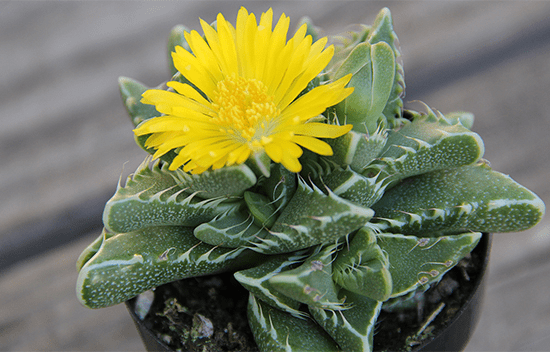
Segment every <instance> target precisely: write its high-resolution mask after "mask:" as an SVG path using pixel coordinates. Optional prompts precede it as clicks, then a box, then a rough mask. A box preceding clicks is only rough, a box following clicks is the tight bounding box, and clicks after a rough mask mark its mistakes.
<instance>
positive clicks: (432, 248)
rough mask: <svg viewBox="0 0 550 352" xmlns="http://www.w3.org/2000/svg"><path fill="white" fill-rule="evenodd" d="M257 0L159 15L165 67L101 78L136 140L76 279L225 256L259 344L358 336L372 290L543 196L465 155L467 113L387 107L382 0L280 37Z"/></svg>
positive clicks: (393, 50) (417, 288)
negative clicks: (185, 22)
mask: <svg viewBox="0 0 550 352" xmlns="http://www.w3.org/2000/svg"><path fill="white" fill-rule="evenodd" d="M272 16H273V14H272V11H271V10H269V11H267V12H266V13H264V14H262V15H261V17H260V18H259V24H258V22H257V21H256V18H255V16H254V15H253V14H249V13H248V12H247V11H246V9H244V8H241V10H240V11H239V13H238V16H237V20H236V24H235V25H232V24H231V23H229V22H228V21H226V20H225V18H224V17H223V16H222V15H221V14H220V15H218V18H217V21H216V22H215V23H213V24H211V25H210V24H207V23H205V22H204V21H201V26H202V29H203V34H202V35H201V34H199V33H198V32H197V31H187V30H185V28H183V27H181V26H178V27H175V29H174V30H173V31H172V34H171V37H170V45H169V46H170V51H171V52H172V61H173V65H172V66H171V69H172V74H173V77H172V80H171V81H169V82H168V83H167V84H166V85H165V86H163V87H160V88H157V89H149V88H147V87H145V86H144V85H142V84H141V83H138V82H136V81H134V80H131V79H128V78H121V79H120V80H119V83H120V90H121V93H122V98H123V101H124V104H125V106H126V108H127V110H128V113H129V115H130V117H131V119H132V122H133V123H134V125H135V127H136V128H135V130H134V132H135V134H136V141H137V144H138V145H139V146H141V147H142V148H143V149H145V150H146V151H147V152H149V153H150V154H153V156H149V157H147V158H146V159H145V161H144V162H143V164H142V165H141V166H140V167H139V168H138V169H137V170H136V171H135V173H133V174H132V175H131V176H130V177H129V178H128V180H127V181H126V182H125V183H124V184H119V186H118V189H117V190H116V193H115V195H114V196H113V197H112V198H111V199H110V200H109V201H108V202H107V204H106V206H105V211H104V214H103V222H104V226H105V230H104V231H103V233H102V234H101V235H100V236H99V238H98V239H97V240H96V241H94V242H93V243H92V244H90V246H89V247H88V248H86V249H85V250H84V252H83V253H82V255H81V256H80V258H79V260H78V264H77V266H78V270H79V277H78V282H77V295H78V298H79V299H80V301H81V302H82V303H83V304H84V305H85V306H87V307H90V308H99V307H106V306H110V305H114V304H117V303H120V302H124V301H126V300H128V299H130V298H132V297H134V296H136V295H138V294H140V293H142V292H144V291H146V290H149V289H152V288H155V287H157V286H159V285H162V284H165V283H168V282H171V281H175V280H179V279H183V278H189V277H193V276H202V275H209V274H213V273H219V272H227V271H233V272H234V277H235V278H236V279H237V280H238V282H240V283H241V284H242V285H243V286H244V287H245V288H246V289H248V291H250V297H249V307H248V318H249V325H250V327H251V329H252V331H253V334H254V337H255V340H256V343H257V344H258V346H259V348H260V349H261V350H264V351H271V350H279V349H285V348H287V349H289V350H302V349H304V348H309V349H312V350H316V351H321V350H335V349H339V348H340V349H343V350H361V351H364V350H367V351H368V350H370V349H372V340H373V330H374V326H375V324H376V321H377V317H378V315H379V312H380V310H381V308H382V306H383V305H384V304H385V303H386V302H391V301H392V300H394V299H395V298H398V297H406V296H410V295H411V294H412V293H415V292H422V291H424V290H426V289H427V288H428V287H429V286H430V285H432V284H434V283H437V282H438V281H440V280H441V278H442V276H443V275H445V273H446V272H447V271H449V270H450V269H451V268H453V267H454V266H455V265H456V264H457V263H458V262H459V261H460V260H461V259H462V258H463V257H465V256H466V255H467V254H468V253H470V252H471V251H472V250H473V249H474V247H475V246H476V244H477V243H478V241H479V240H480V238H481V236H482V233H492V232H506V231H521V230H525V229H527V228H530V227H532V226H534V225H535V224H536V223H538V222H539V221H540V219H541V218H542V216H543V214H544V204H543V202H542V201H541V199H539V198H538V197H537V196H536V195H535V194H533V193H532V192H531V191H529V190H528V189H526V188H524V187H523V186H521V185H519V184H518V183H516V182H515V181H513V180H512V179H511V178H510V177H508V176H506V175H503V174H501V173H498V172H496V171H493V170H492V169H491V168H490V167H489V166H488V163H487V162H485V161H484V160H483V159H482V157H483V153H484V146H483V142H482V140H481V138H480V137H479V135H478V134H476V133H475V132H472V130H471V127H472V124H473V115H471V114H468V113H464V112H458V113H450V114H442V113H440V112H438V111H436V110H433V109H431V108H429V107H428V106H425V107H424V111H423V112H416V111H412V110H407V109H404V108H403V100H402V99H403V95H404V89H405V82H404V73H403V66H402V64H401V61H400V53H399V51H398V48H397V46H396V40H397V37H396V35H395V33H394V30H393V25H392V19H391V16H390V12H389V10H388V9H383V10H382V11H381V12H380V13H379V14H378V16H377V17H376V20H375V21H374V23H373V25H372V26H362V27H360V28H359V29H358V30H357V31H355V32H352V33H350V34H348V35H347V36H342V37H333V38H331V40H332V42H333V43H334V44H335V45H331V46H328V47H327V46H326V44H327V38H318V34H317V31H316V27H314V26H312V25H311V23H310V22H309V21H308V20H304V21H302V25H301V26H299V28H298V29H297V31H296V33H295V34H294V35H293V36H292V37H291V38H290V39H289V40H287V32H288V27H289V19H288V17H286V16H285V15H282V16H281V18H280V19H279V21H278V22H277V23H276V24H275V26H274V27H273V24H272Z"/></svg>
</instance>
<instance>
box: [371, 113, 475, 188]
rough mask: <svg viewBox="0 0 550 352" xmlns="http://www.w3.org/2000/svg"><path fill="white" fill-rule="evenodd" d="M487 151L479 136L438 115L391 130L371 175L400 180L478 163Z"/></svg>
mask: <svg viewBox="0 0 550 352" xmlns="http://www.w3.org/2000/svg"><path fill="white" fill-rule="evenodd" d="M483 152H484V147H483V141H482V140H481V138H480V137H479V135H478V134H477V133H474V132H472V131H470V130H469V129H467V128H465V127H463V126H462V125H460V124H455V125H450V124H449V123H448V122H447V121H445V120H444V119H443V118H438V117H436V116H435V115H429V116H421V117H419V118H417V119H415V120H414V121H413V122H412V123H409V124H407V125H405V126H404V127H403V128H401V129H400V130H398V131H393V130H392V131H389V135H388V140H387V143H386V145H385V147H384V150H383V151H382V153H381V154H380V158H379V160H376V161H374V162H373V163H372V164H371V165H370V166H369V167H368V172H369V173H370V174H377V173H379V172H380V173H381V175H380V177H388V176H391V178H390V179H391V180H392V181H393V182H395V181H398V180H400V179H403V178H406V177H409V176H414V175H419V174H423V173H426V172H430V171H434V170H442V169H447V168H452V167H456V166H462V165H468V164H472V163H474V162H476V161H478V160H479V159H480V158H481V157H482V156H483Z"/></svg>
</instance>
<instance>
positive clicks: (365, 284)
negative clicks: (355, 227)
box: [333, 227, 392, 301]
mask: <svg viewBox="0 0 550 352" xmlns="http://www.w3.org/2000/svg"><path fill="white" fill-rule="evenodd" d="M389 264H390V263H389V261H388V257H387V254H386V253H384V252H383V251H382V249H381V248H380V246H378V244H377V243H376V235H375V233H374V231H373V230H371V229H369V228H368V227H363V228H361V229H359V231H357V233H356V234H355V235H354V236H353V239H352V241H351V243H350V244H349V245H347V246H345V247H344V248H343V249H342V250H340V251H339V252H338V257H337V258H336V260H335V261H334V265H333V272H334V281H336V283H338V284H339V285H340V286H342V287H343V288H345V289H347V290H349V291H351V292H355V293H357V294H360V295H363V296H367V297H369V298H371V299H374V300H377V301H385V300H387V299H388V298H389V297H390V295H391V293H392V278H391V275H390V271H389V269H388V268H389Z"/></svg>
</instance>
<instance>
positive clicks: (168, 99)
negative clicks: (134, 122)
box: [134, 8, 353, 173]
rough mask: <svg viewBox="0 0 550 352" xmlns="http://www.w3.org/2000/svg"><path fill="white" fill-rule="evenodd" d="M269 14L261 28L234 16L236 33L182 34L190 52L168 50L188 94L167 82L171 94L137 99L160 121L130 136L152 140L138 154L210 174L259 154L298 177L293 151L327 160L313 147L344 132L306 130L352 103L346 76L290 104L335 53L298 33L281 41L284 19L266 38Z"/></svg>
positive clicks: (325, 151) (323, 148) (220, 22)
mask: <svg viewBox="0 0 550 352" xmlns="http://www.w3.org/2000/svg"><path fill="white" fill-rule="evenodd" d="M272 20H273V11H272V10H271V9H270V10H268V11H267V12H265V13H263V14H262V16H261V18H260V23H259V24H257V23H256V17H255V16H254V14H249V13H248V11H247V10H246V9H245V8H241V9H240V11H239V13H238V15H237V22H236V26H235V27H233V25H232V24H231V23H229V22H227V21H226V20H225V18H224V17H223V15H222V14H219V15H218V17H217V29H214V28H213V27H212V26H210V25H209V24H207V23H206V22H204V21H203V20H201V26H202V29H203V31H204V36H205V39H206V40H205V39H203V37H202V36H201V35H200V34H199V33H198V32H196V31H191V32H190V33H187V32H186V33H185V39H186V40H187V43H188V44H189V47H190V48H191V50H192V52H193V53H190V52H188V51H187V50H185V49H183V48H182V47H176V49H175V52H174V53H172V58H173V60H174V66H175V67H176V69H177V70H178V71H179V72H180V73H181V74H182V75H183V76H184V77H185V78H186V79H187V80H189V82H191V83H192V84H193V85H194V86H195V87H193V86H191V85H189V84H184V83H181V82H177V81H171V82H168V83H167V85H168V87H170V88H172V89H173V90H174V91H165V90H158V89H151V90H147V91H146V92H145V93H143V98H142V102H143V103H145V104H152V105H155V107H156V109H157V110H158V111H159V112H160V113H162V114H163V116H160V117H154V118H152V119H149V120H146V121H144V122H143V123H141V124H140V125H139V126H138V127H137V128H136V129H135V130H134V132H135V134H136V135H137V136H141V135H147V134H151V136H150V137H149V138H148V139H147V142H146V146H147V147H152V148H154V149H156V153H155V154H154V157H155V158H158V157H160V156H162V155H163V154H165V153H167V152H168V151H170V150H175V151H176V153H177V156H176V157H175V158H174V160H173V161H172V163H171V165H170V169H171V170H175V169H177V168H179V167H180V166H183V169H184V171H189V172H192V173H202V172H204V171H205V170H208V169H209V168H212V169H219V168H221V167H223V166H230V165H234V164H242V163H243V162H245V161H246V160H247V159H248V158H249V156H250V155H251V154H254V153H261V152H262V151H265V153H266V154H267V155H268V156H269V157H270V158H271V159H272V160H273V161H275V162H277V163H282V164H283V165H284V166H285V167H286V168H287V169H288V170H290V171H292V172H299V171H300V170H301V168H302V166H301V165H300V162H299V161H298V158H299V157H300V156H301V155H302V148H301V147H304V148H307V149H309V150H311V151H313V152H315V153H317V154H320V155H332V149H331V148H330V146H329V145H328V144H327V143H325V142H323V141H321V140H319V139H318V138H336V137H339V136H341V135H343V134H345V133H347V132H348V131H349V130H351V128H352V126H351V125H346V126H337V125H330V124H327V123H323V122H312V121H311V120H312V118H315V117H318V116H319V115H320V114H321V113H323V112H324V111H325V109H326V108H327V107H329V106H332V105H335V104H337V103H339V102H340V101H342V100H343V99H344V98H346V97H347V96H348V95H350V94H351V92H352V90H353V88H345V85H346V84H347V83H348V82H349V80H350V78H351V75H348V76H346V77H343V78H342V79H339V80H338V81H335V82H332V83H328V84H325V85H320V86H318V87H316V88H314V89H312V90H310V91H309V92H307V93H306V94H303V95H302V96H300V97H299V98H297V97H298V95H299V94H300V93H301V92H302V91H303V90H304V89H305V88H306V87H307V85H308V83H309V82H310V81H311V80H313V79H314V78H315V77H316V76H317V75H319V73H321V72H322V71H323V69H324V68H325V67H326V65H327V64H328V62H329V61H330V59H331V58H332V55H333V53H334V48H333V47H332V46H329V47H328V48H326V49H325V45H326V43H327V39H326V38H322V39H320V40H318V41H316V42H315V43H312V39H311V36H309V35H308V36H306V29H307V27H306V25H305V24H304V25H303V26H301V27H300V28H299V29H298V31H297V32H296V34H295V35H294V36H293V37H292V38H291V39H290V40H288V41H287V40H286V37H287V32H288V27H289V22H290V20H289V18H288V17H287V16H285V15H284V14H283V15H282V16H281V17H280V19H279V21H278V23H277V24H276V25H275V28H274V29H272Z"/></svg>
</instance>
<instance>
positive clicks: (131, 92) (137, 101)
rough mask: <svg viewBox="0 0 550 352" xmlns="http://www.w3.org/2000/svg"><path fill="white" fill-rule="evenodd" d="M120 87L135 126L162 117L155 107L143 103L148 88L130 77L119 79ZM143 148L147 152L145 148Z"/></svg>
mask: <svg viewBox="0 0 550 352" xmlns="http://www.w3.org/2000/svg"><path fill="white" fill-rule="evenodd" d="M118 86H119V89H120V95H121V97H122V101H123V103H124V106H125V107H126V111H128V115H130V118H131V119H132V123H133V124H134V126H137V125H139V124H140V123H141V122H143V121H145V120H148V119H150V118H152V117H156V116H160V113H159V112H158V111H157V109H156V108H155V106H154V105H149V104H143V103H142V102H141V95H142V94H143V92H145V91H146V90H147V89H149V88H148V87H147V86H145V85H144V84H142V83H140V82H138V81H136V80H133V79H131V78H128V77H119V78H118ZM145 139H147V138H145ZM138 144H139V143H138ZM142 147H143V148H144V149H145V150H147V148H145V147H144V146H142Z"/></svg>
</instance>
